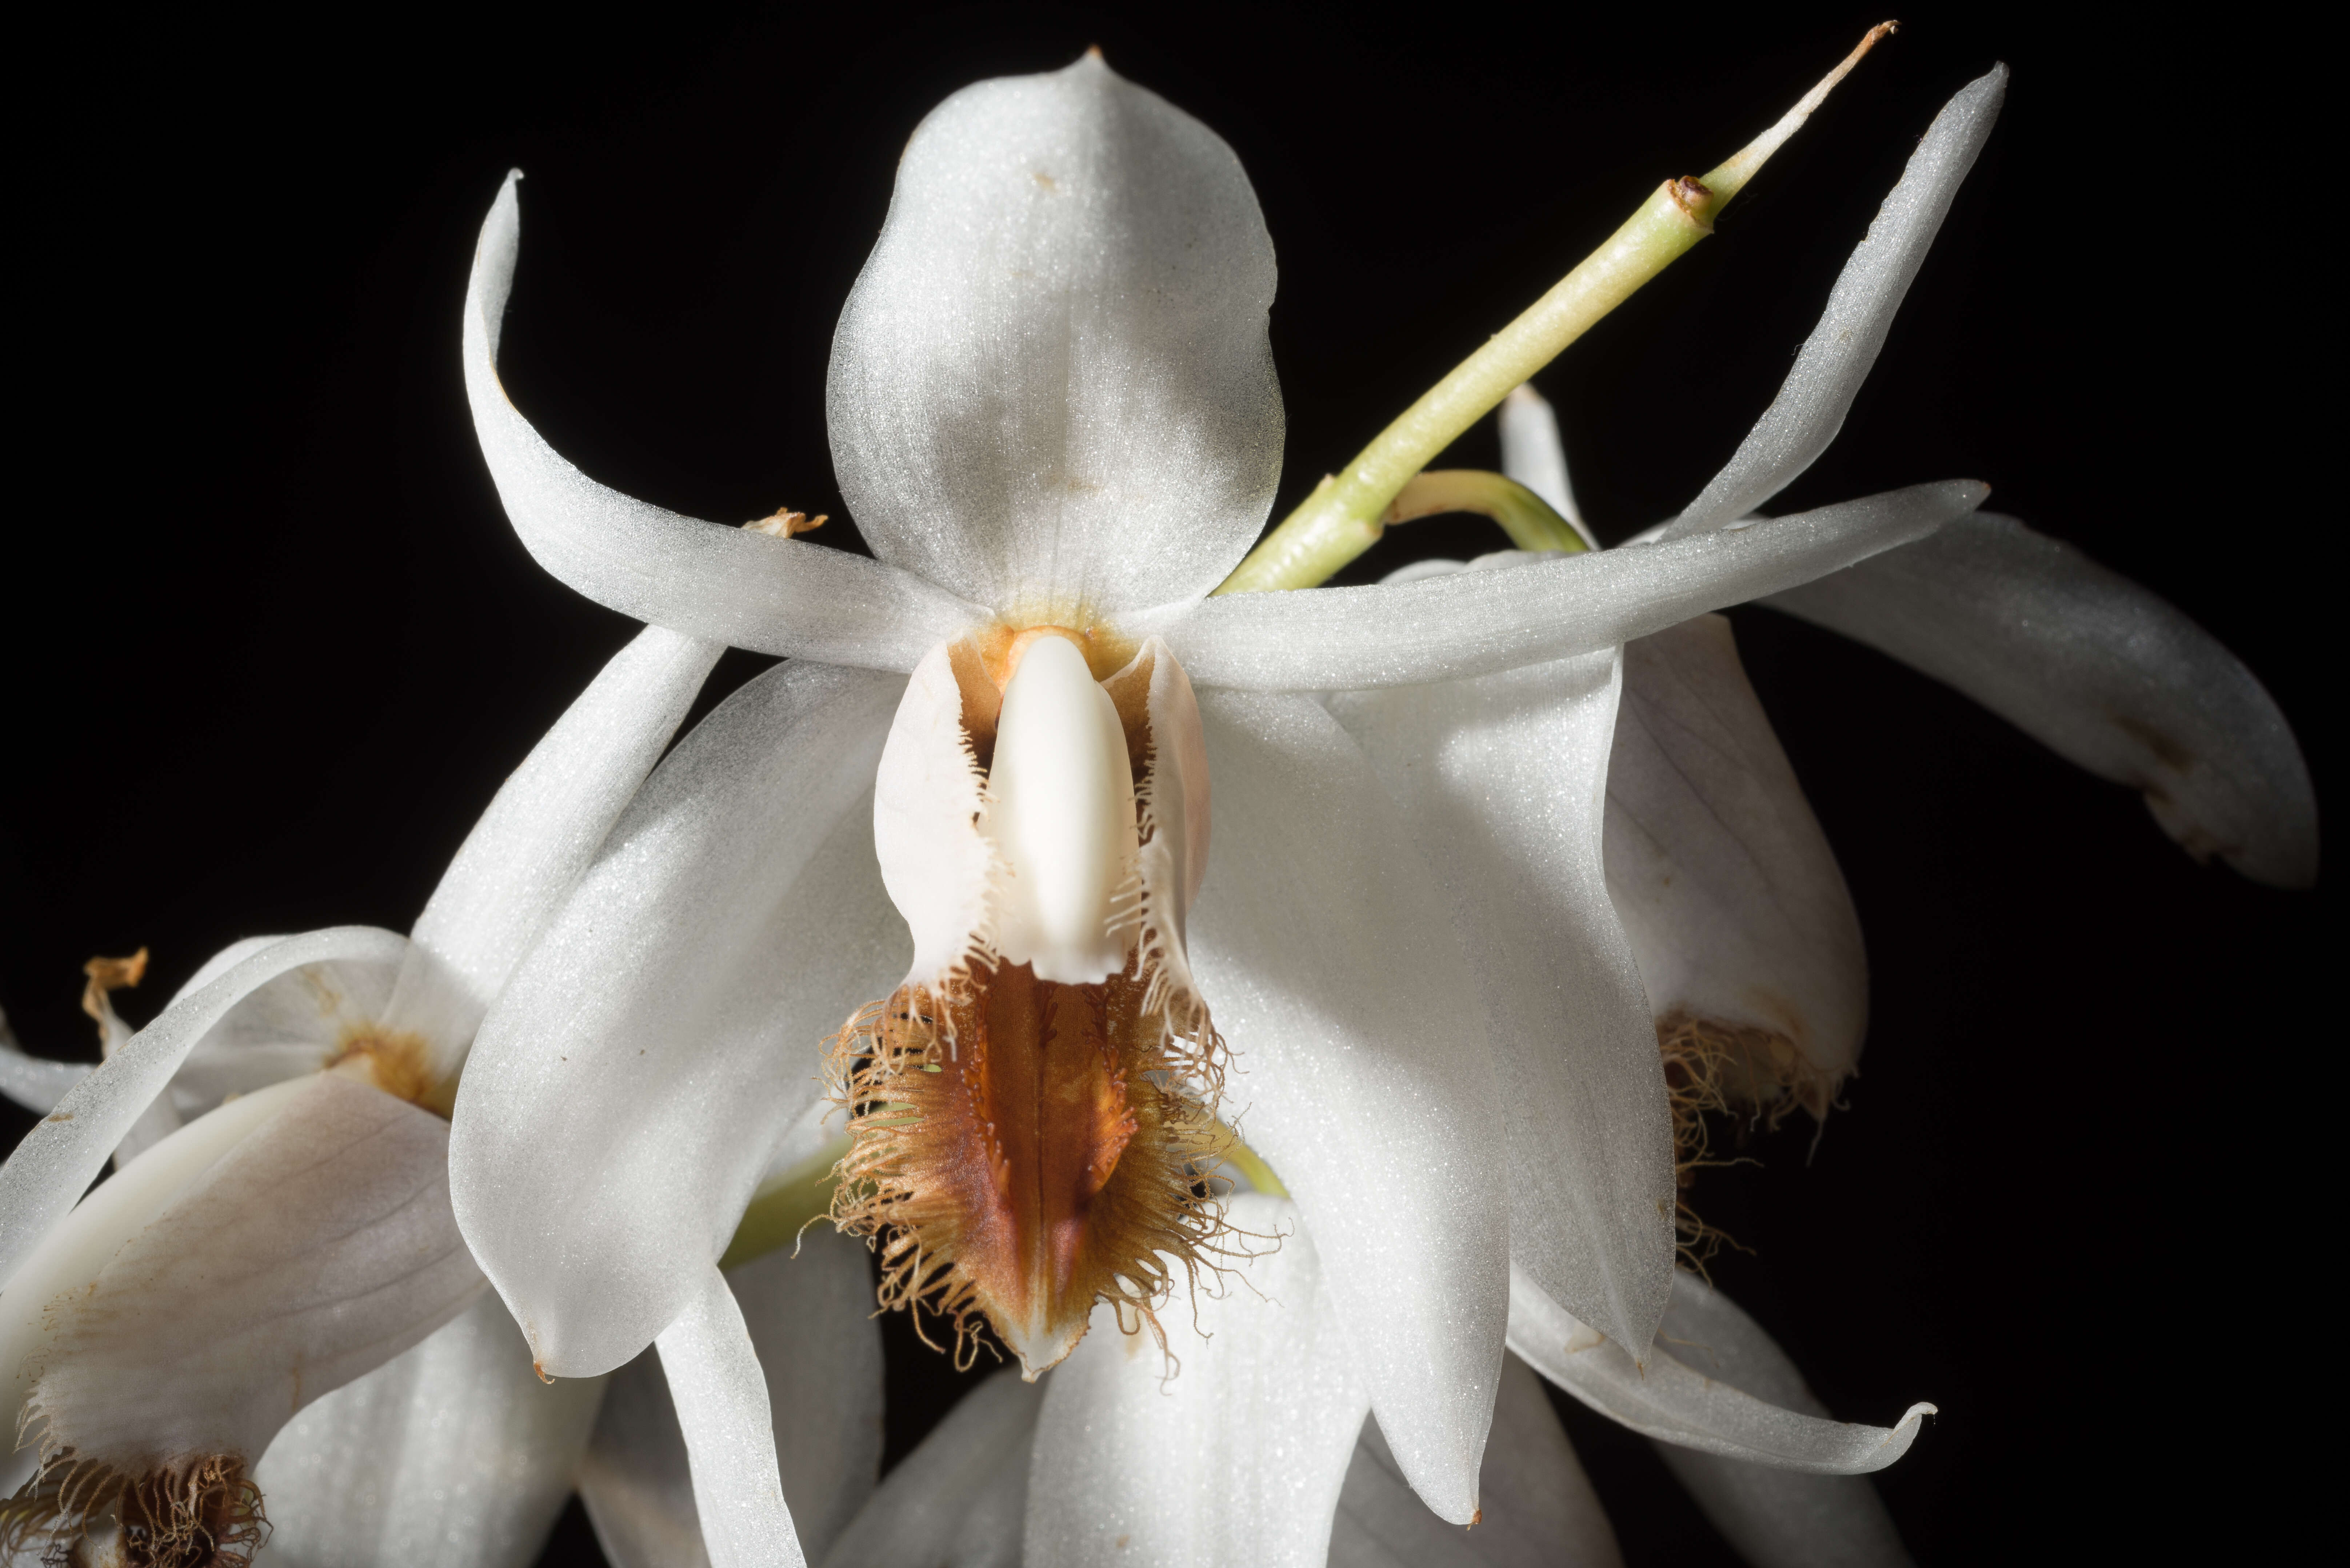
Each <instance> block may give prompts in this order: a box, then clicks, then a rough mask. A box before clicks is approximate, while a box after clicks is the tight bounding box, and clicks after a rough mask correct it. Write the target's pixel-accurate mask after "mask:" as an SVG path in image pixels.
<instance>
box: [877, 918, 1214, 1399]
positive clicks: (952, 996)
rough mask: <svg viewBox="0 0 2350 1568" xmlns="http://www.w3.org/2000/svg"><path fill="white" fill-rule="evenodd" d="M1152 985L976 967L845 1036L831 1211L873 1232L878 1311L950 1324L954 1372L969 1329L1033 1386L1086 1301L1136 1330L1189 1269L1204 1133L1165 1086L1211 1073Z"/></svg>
mask: <svg viewBox="0 0 2350 1568" xmlns="http://www.w3.org/2000/svg"><path fill="white" fill-rule="evenodd" d="M1156 989H1157V991H1158V992H1159V995H1158V996H1157V997H1154V996H1153V991H1154V986H1153V984H1152V976H1151V975H1150V974H1149V972H1148V971H1144V970H1143V968H1142V966H1141V965H1140V963H1139V961H1132V962H1129V964H1128V968H1127V969H1126V970H1125V971H1123V972H1122V973H1120V974H1118V975H1113V976H1112V977H1110V978H1109V979H1108V980H1107V981H1101V982H1099V983H1097V984H1093V985H1062V984H1055V983H1054V982H1051V981H1040V980H1038V979H1037V978H1036V977H1035V972H1034V971H1033V970H1032V969H1031V968H1030V967H1029V966H1028V965H1025V964H1020V965H1002V964H988V963H984V962H980V961H974V962H973V963H972V965H971V966H970V968H969V969H968V970H967V971H962V972H961V973H959V974H958V975H956V976H955V977H953V978H951V980H950V981H948V982H946V984H945V985H944V986H943V987H942V988H941V991H939V992H934V991H932V990H931V988H929V987H923V986H912V985H910V986H904V987H900V988H899V991H898V992H897V993H896V994H895V995H893V996H892V997H891V998H890V999H889V1002H886V1003H883V1004H880V1005H878V1006H876V1007H873V1008H868V1009H866V1010H865V1011H863V1012H860V1013H859V1014H858V1017H857V1018H855V1019H852V1020H851V1022H850V1025H849V1027H848V1028H847V1029H846V1030H844V1031H843V1033H842V1035H841V1037H840V1041H839V1043H838V1044H837V1046H836V1056H835V1068H834V1071H835V1072H836V1074H837V1075H838V1081H839V1082H840V1084H841V1088H840V1091H839V1093H840V1097H841V1098H842V1099H843V1100H844V1101H846V1102H847V1104H848V1105H849V1106H850V1108H851V1110H852V1113H853V1116H852V1120H851V1123H850V1129H849V1130H850V1137H851V1147H850V1151H849V1154H848V1155H847V1158H844V1159H843V1160H842V1162H841V1167H840V1174H841V1182H840V1186H839V1188H838V1189H837V1197H836V1200H835V1204H834V1210H833V1218H834V1220H836V1221H837V1223H838V1224H839V1225H840V1226H841V1228H842V1229H843V1230H846V1231H850V1232H851V1233H853V1234H859V1235H867V1236H872V1237H875V1238H876V1239H877V1241H878V1244H879V1251H880V1253H881V1258H882V1271H883V1284H882V1291H881V1299H882V1304H883V1305H885V1306H889V1307H898V1306H908V1307H916V1306H919V1307H920V1308H922V1309H926V1310H928V1311H931V1312H934V1313H937V1314H939V1315H941V1316H942V1317H946V1318H948V1319H950V1320H951V1321H952V1322H953V1324H954V1325H955V1332H956V1336H957V1342H958V1350H957V1355H958V1359H959V1361H961V1362H962V1363H963V1364H964V1365H968V1363H969V1359H970V1357H971V1356H972V1355H973V1354H975V1350H976V1345H977V1340H976V1338H975V1335H976V1331H977V1326H978V1320H979V1319H981V1318H984V1320H985V1321H986V1322H987V1323H988V1324H990V1325H991V1326H992V1327H993V1329H994V1331H995V1334H996V1336H997V1337H998V1338H999V1339H1001V1340H1002V1341H1003V1343H1004V1344H1005V1345H1006V1346H1007V1347H1009V1348H1010V1349H1012V1350H1014V1352H1016V1353H1018V1354H1019V1355H1020V1356H1021V1359H1022V1361H1023V1362H1024V1364H1025V1366H1026V1370H1027V1372H1028V1374H1029V1376H1035V1375H1036V1374H1038V1373H1041V1372H1042V1371H1043V1370H1044V1369H1045V1367H1047V1366H1052V1365H1054V1364H1055V1363H1056V1362H1058V1361H1059V1360H1060V1359H1061V1358H1062V1357H1063V1356H1065V1355H1067V1354H1068V1353H1069V1352H1070V1351H1071V1350H1072V1349H1074V1348H1075V1347H1076V1343H1077V1341H1078V1340H1079V1339H1080V1338H1082V1337H1083V1336H1084V1334H1085V1332H1086V1325H1087V1322H1088V1320H1089V1319H1090V1317H1091V1315H1092V1312H1093V1308H1094V1304H1095V1303H1097V1302H1099V1301H1105V1300H1107V1301H1109V1302H1112V1303H1116V1304H1117V1305H1118V1308H1119V1312H1120V1317H1121V1320H1122V1321H1127V1322H1130V1321H1131V1318H1132V1315H1133V1314H1139V1315H1141V1316H1142V1317H1145V1318H1148V1317H1149V1314H1150V1311H1151V1306H1152V1303H1155V1302H1156V1301H1158V1300H1159V1299H1161V1297H1162V1296H1163V1293H1164V1292H1165V1291H1166V1290H1167V1289H1168V1288H1169V1287H1170V1284H1171V1280H1170V1277H1169V1274H1170V1267H1171V1268H1173V1269H1178V1270H1184V1269H1195V1268H1196V1267H1197V1266H1198V1265H1200V1264H1201V1263H1202V1262H1206V1260H1205V1259H1204V1258H1202V1257H1201V1252H1200V1249H1201V1247H1202V1246H1204V1245H1208V1244H1209V1243H1211V1241H1212V1239H1213V1238H1214V1237H1215V1236H1216V1235H1218V1234H1219V1233H1220V1232H1221V1231H1222V1220H1221V1218H1220V1210H1218V1207H1217V1206H1216V1205H1215V1204H1214V1203H1213V1201H1212V1198H1211V1195H1210V1194H1209V1193H1208V1191H1207V1189H1206V1187H1205V1185H1204V1177H1203V1174H1202V1173H1203V1172H1205V1171H1206V1170H1207V1169H1208V1168H1211V1167H1212V1165H1213V1164H1214V1163H1215V1160H1216V1159H1217V1158H1219V1153H1220V1150H1221V1148H1222V1142H1221V1135H1220V1134H1219V1132H1218V1131H1217V1128H1216V1124H1215V1122H1214V1119H1213V1111H1212V1109H1211V1107H1210V1106H1207V1105H1206V1104H1204V1103H1202V1102H1201V1100H1200V1099H1198V1098H1195V1097H1194V1096H1191V1094H1189V1093H1187V1092H1185V1091H1184V1090H1183V1089H1182V1088H1181V1087H1180V1085H1179V1083H1178V1081H1177V1080H1178V1079H1179V1078H1180V1077H1183V1076H1191V1075H1201V1074H1204V1075H1208V1076H1209V1077H1211V1079H1212V1078H1213V1076H1214V1075H1215V1074H1216V1073H1217V1072H1218V1071H1219V1068H1220V1063H1219V1054H1220V1050H1221V1047H1220V1046H1218V1045H1216V1044H1215V1043H1214V1036H1213V1033H1212V1031H1211V1030H1209V1029H1208V1026H1207V1024H1206V1022H1205V1017H1204V1014H1201V1015H1199V1016H1198V1017H1197V1018H1189V1017H1187V1018H1186V1020H1185V1022H1184V1023H1183V1024H1182V1026H1181V1027H1180V1028H1174V1027H1170V1014H1169V1012H1167V1011H1166V1009H1167V1008H1168V1007H1169V1005H1170V1000H1171V999H1170V998H1169V997H1168V996H1167V994H1166V988H1165V987H1163V986H1160V987H1157V988H1156ZM1179 1006H1180V1003H1179ZM1187 1034H1188V1035H1190V1036H1191V1039H1190V1040H1189V1041H1188V1042H1187V1041H1186V1039H1185V1038H1184V1036H1185V1035H1187ZM1202 1035H1204V1040H1202V1039H1201V1036H1202ZM1195 1053H1196V1054H1195ZM1209 1266H1211V1267H1212V1266H1213V1265H1212V1264H1209ZM919 1325H920V1320H919V1318H918V1319H917V1326H918V1328H919ZM1129 1332H1131V1330H1129Z"/></svg>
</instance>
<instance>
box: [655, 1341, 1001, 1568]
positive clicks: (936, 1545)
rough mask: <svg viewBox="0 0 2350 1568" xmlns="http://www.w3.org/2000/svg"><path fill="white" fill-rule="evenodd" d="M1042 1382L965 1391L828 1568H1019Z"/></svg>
mask: <svg viewBox="0 0 2350 1568" xmlns="http://www.w3.org/2000/svg"><path fill="white" fill-rule="evenodd" d="M1045 1386H1046V1385H1045V1384H1039V1383H1030V1382H1027V1381H1025V1380H1024V1379H1023V1378H1022V1377H1021V1376H1020V1373H1019V1370H1018V1368H1016V1367H1009V1366H1007V1367H1005V1368H1004V1369H1003V1371H1001V1372H999V1373H997V1374H996V1375H995V1376H993V1377H991V1378H989V1379H988V1380H987V1381H985V1382H984V1383H982V1384H981V1385H980V1386H978V1387H976V1388H974V1389H972V1391H971V1392H970V1393H968V1394H966V1395H964V1396H963V1397H962V1401H961V1402H960V1403H958V1404H957V1405H956V1406H955V1407H954V1408H953V1409H951V1410H950V1411H948V1412H947V1417H946V1419H945V1420H943V1421H941V1422H940V1423H939V1424H938V1426H937V1427H936V1428H933V1429H932V1430H931V1434H930V1436H928V1437H926V1438H923V1439H922V1441H921V1443H920V1446H919V1447H917V1448H916V1449H914V1451H913V1452H912V1453H910V1454H909V1455H907V1456H906V1458H905V1459H903V1460H901V1461H900V1462H899V1465H898V1467H897V1468H896V1469H892V1470H891V1471H890V1472H889V1479H888V1480H885V1481H883V1482H882V1483H881V1489H880V1490H879V1491H877V1492H875V1493H874V1494H873V1495H872V1497H871V1498H870V1499H868V1501H866V1504H865V1507H864V1508H863V1510H861V1511H859V1512H858V1516H857V1518H856V1519H855V1520H854V1521H851V1522H850V1524H849V1526H848V1528H847V1531H846V1532H843V1533H842V1535H841V1537H840V1540H839V1541H838V1542H837V1543H836V1544H835V1545H834V1546H833V1549H832V1551H831V1552H830V1553H829V1554H827V1556H826V1558H825V1560H824V1568H906V1565H907V1564H909V1563H921V1564H923V1565H924V1568H930V1565H931V1564H936V1565H937V1568H1020V1563H1021V1555H1020V1545H1021V1538H1022V1532H1023V1529H1024V1509H1025V1507H1026V1503H1027V1497H1028V1470H1029V1460H1030V1457H1031V1454H1032V1452H1033V1449H1032V1438H1033V1436H1034V1434H1035V1429H1036V1417H1037V1413H1038V1412H1039V1411H1040V1410H1042V1409H1043V1408H1044V1404H1045ZM623 1568H626V1565H623Z"/></svg>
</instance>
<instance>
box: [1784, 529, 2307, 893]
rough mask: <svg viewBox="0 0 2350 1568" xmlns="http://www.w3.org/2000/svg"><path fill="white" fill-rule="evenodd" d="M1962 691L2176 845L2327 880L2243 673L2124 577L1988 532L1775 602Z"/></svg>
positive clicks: (2286, 756) (2298, 774)
mask: <svg viewBox="0 0 2350 1568" xmlns="http://www.w3.org/2000/svg"><path fill="white" fill-rule="evenodd" d="M1764 602H1765V603H1767V604H1769V605H1770V606H1771V607H1773V609H1782V610H1785V611H1786V612H1787V613H1788V614H1790V615H1794V616H1800V617H1802V618H1804V619H1805V620H1808V621H1814V622H1816V623H1817V624H1819V625H1821V626H1825V627H1826V628H1829V629H1830V630H1831V631H1840V632H1842V633H1843V634H1844V635H1845V636H1846V637H1849V638H1854V639H1857V640H1859V641H1861V642H1865V643H1866V644H1868V645H1869V646H1870V647H1871V648H1875V649H1881V650H1883V651H1884V652H1886V653H1889V654H1891V655H1892V656H1893V657H1894V658H1896V659H1899V660H1901V661H1902V662H1903V663H1904V664H1907V665H1909V666H1910V667H1912V668H1913V669H1916V670H1922V671H1924V672H1925V673H1926V674H1928V675H1930V676H1932V677H1934V679H1936V680H1941V681H1944V682H1947V683H1948V684H1950V685H1951V686H1954V687H1956V688H1958V690H1960V691H1963V692H1965V693H1966V694H1967V695H1968V696H1970V697H1971V698H1973V699H1974V700H1975V701H1978V702H1980V703H1981V704H1982V705H1983V706H1984V707H1986V708H1989V709H1990V710H1991V711H1992V712H1994V713H1997V714H1998V715H1999V716H2000V717H2002V718H2003V719H2005V720H2007V721H2008V722H2010V723H2012V724H2014V725H2015V726H2016V727H2017V728H2019V729H2021V730H2022V731H2023V732H2024V733H2026V734H2028V735H2030V736H2032V737H2033V739H2034V740H2037V741H2039V742H2042V743H2043V744H2044V745H2046V746H2048V747H2049V748H2050V749H2051V750H2053V751H2054V752H2055V753H2057V754H2058V755H2060V756H2062V757H2064V758H2065V759H2067V760H2068V761H2071V762H2074V763H2078V764H2079V765H2081V766H2082V767H2085V768H2086V769H2088V770H2089V771H2090V772H2091V773H2093V774H2096V775H2097V776H2098V777H2100V778H2107V779H2112V780H2114V781H2115V782H2116V783H2117V784H2128V785H2130V786H2131V787H2132V788H2134V789H2138V790H2143V791H2144V792H2145V793H2146V800H2147V805H2148V806H2149V807H2150V808H2152V810H2153V812H2154V815H2155V820H2156V821H2158V822H2159V823H2160V824H2161V825H2162V828H2163V831H2164V832H2166V833H2168V834H2169V835H2170V836H2171V837H2173V838H2175V839H2177V840H2178V842H2179V843H2180V844H2182V845H2184V846H2186V848H2187V850H2188V852H2189V854H2191V855H2193V856H2195V857H2197V858H2198V859H2201V858H2203V857H2206V856H2210V855H2217V856H2219V857H2220V858H2221V859H2223V860H2225V861H2227V862H2228V864H2230V866H2233V867H2235V868H2236V869H2237V870H2239V871H2241V872H2242V873H2243V874H2244V875H2245V876H2247V877H2251V878H2252V879H2253V880H2255V881H2258V882H2267V883H2270V884H2272V885H2273V886H2276V887H2281V888H2305V887H2308V886H2309V885H2310V884H2311V883H2312V882H2314V881H2315V880H2316V877H2317V797H2316V794H2315V792H2314V789H2313V788H2312V786H2311V784H2310V779H2309V767H2308V764H2307V763H2304V762H2303V760H2302V755H2301V748H2300V746H2299V745H2298V744H2296V743H2295V742H2294V740H2293V727H2292V726H2291V725H2290V724H2288V723H2287V722H2285V717H2284V715H2283V713H2282V712H2281V711H2279V710H2278V708H2277V705H2276V702H2275V700H2274V699H2272V697H2270V696H2269V694H2268V692H2267V691H2265V690H2263V689H2262V685H2261V683H2260V680H2258V679H2257V678H2256V677H2255V676H2254V675H2253V674H2252V672H2251V670H2247V669H2245V668H2244V666H2243V663H2242V661H2241V660H2240V659H2237V658H2236V656H2235V655H2233V654H2231V653H2230V652H2229V651H2228V650H2227V649H2225V648H2223V647H2221V646H2220V642H2219V640H2218V639H2215V638H2213V637H2212V636H2211V634H2210V632H2207V631H2205V630H2204V629H2203V628H2201V627H2199V626H2197V625H2196V624H2195V623H2194V622H2193V621H2191V620H2189V619H2188V618H2187V617H2185V616H2184V615H2181V614H2180V613H2179V612H2178V610H2177V609H2175V608H2174V607H2171V606H2170V605H2169V604H2168V603H2166V602H2164V601H2163V600H2162V599H2160V598H2158V597H2155V596H2154V595H2153V594H2152V593H2150V592H2148V591H2147V589H2145V588H2143V587H2139V586H2138V585H2137V584H2136V583H2133V582H2131V581H2130V580H2129V579H2128V578H2126V577H2125V576H2121V574H2119V573H2118V572H2114V571H2109V570H2107V569H2106V567H2104V566H2099V565H2097V564H2096V563H2095V561H2092V560H2090V559H2089V558H2088V557H2087V556H2084V555H2082V554H2081V553H2080V552H2079V551H2078V550H2075V549H2074V548H2073V547H2072V546H2071V545H2064V544H2061V543H2059V542H2058V541H2056V540H2054V539H2051V538H2049V537H2048V536H2047V535H2044V534H2036V533H2034V532H2033V531H2032V530H2031V529H2029V528H2027V527H2025V526H2024V525H2023V524H2021V523H2019V522H2017V521H2016V520H2015V519H2014V518H2012V517H2002V516H1997V515H1981V516H1976V517H1972V518H1970V519H1968V520H1967V521H1966V522H1965V523H1964V524H1960V525H1958V526H1955V527H1952V528H1950V529H1947V530H1945V531H1944V532H1943V533H1941V534H1939V535H1935V536H1934V537H1933V538H1931V539H1929V540H1923V541H1920V542H1919V543H1918V544H1916V545H1909V546H1908V547H1907V548H1904V549H1901V550H1898V551H1892V552H1888V553H1887V554H1886V555H1884V556H1879V557H1878V558H1877V559H1876V560H1874V561H1871V562H1869V563H1867V564H1866V566H1860V567H1857V568H1855V569H1853V570H1849V571H1846V572H1840V573H1838V574H1836V575H1835V576H1829V577H1823V578H1821V579H1820V580H1819V581H1818V582H1816V583H1813V584H1810V585H1807V586H1806V587H1802V588H1798V589H1795V590H1794V591H1792V592H1786V593H1782V594H1780V595H1778V596H1777V597H1773V598H1770V599H1767V600H1765V601H1764Z"/></svg>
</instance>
